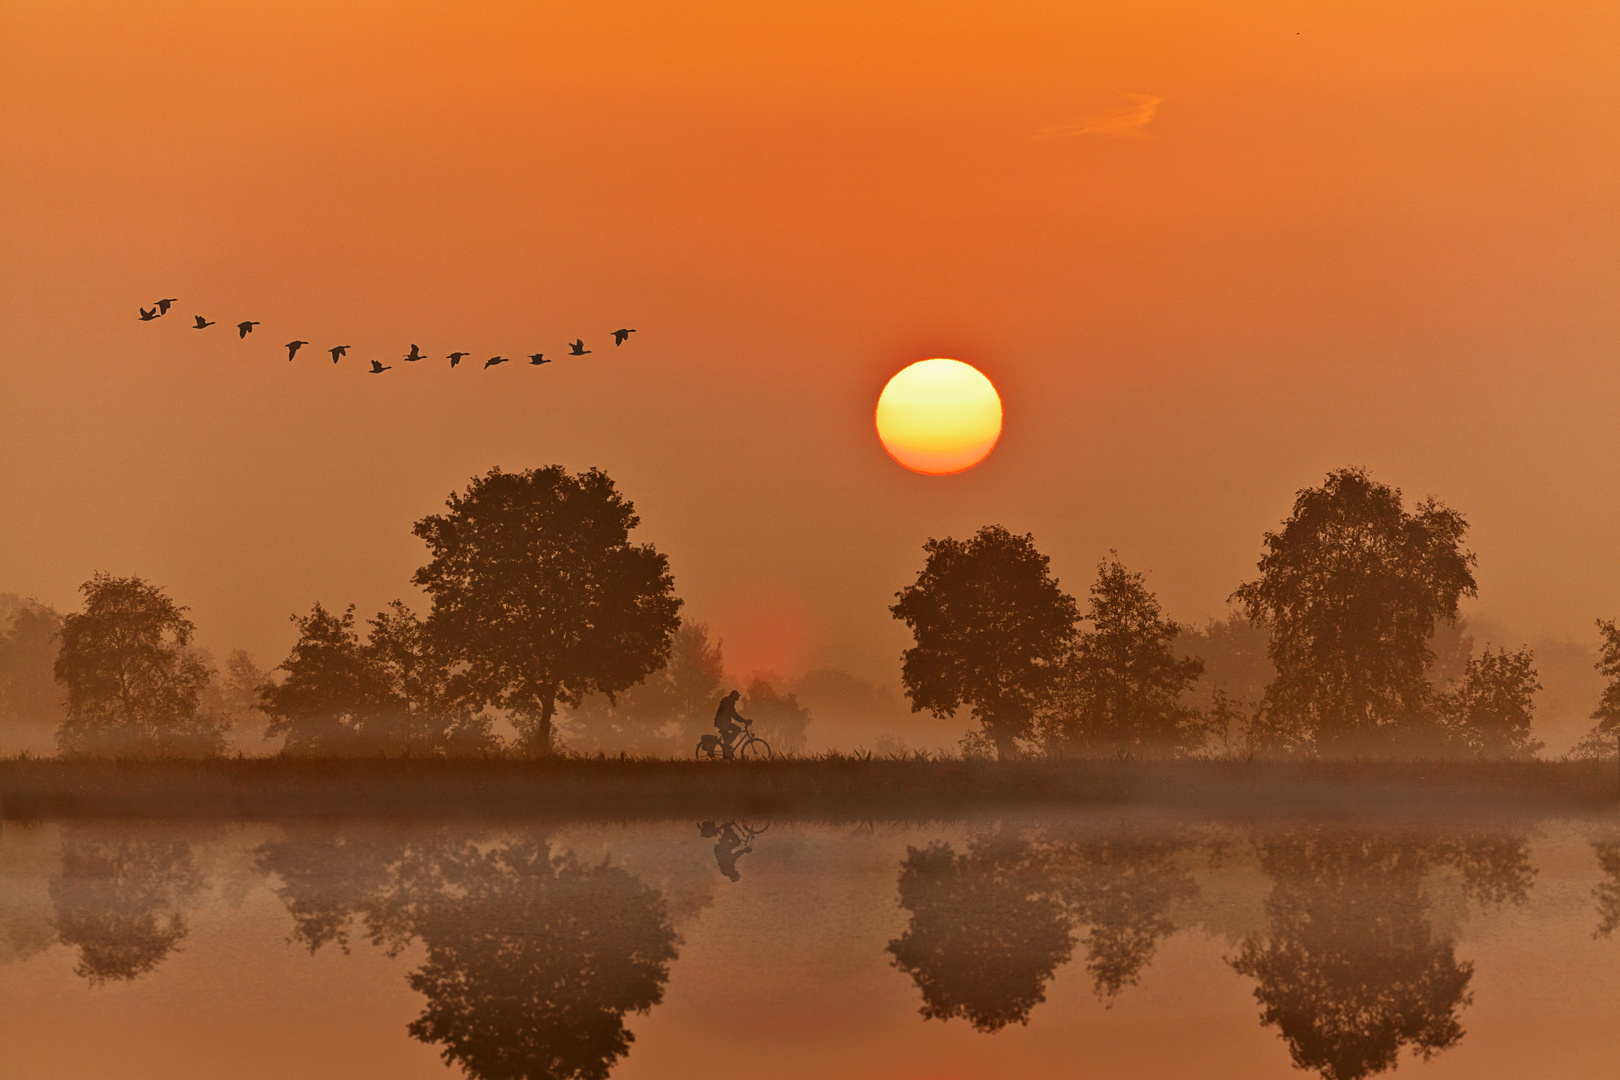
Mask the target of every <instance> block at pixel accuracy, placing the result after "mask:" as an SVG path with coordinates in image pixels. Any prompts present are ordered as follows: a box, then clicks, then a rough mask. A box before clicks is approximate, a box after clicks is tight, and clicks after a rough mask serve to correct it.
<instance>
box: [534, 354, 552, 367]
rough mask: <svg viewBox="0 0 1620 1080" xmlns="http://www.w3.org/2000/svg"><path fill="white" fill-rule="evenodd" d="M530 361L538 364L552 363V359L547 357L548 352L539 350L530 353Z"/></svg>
mask: <svg viewBox="0 0 1620 1080" xmlns="http://www.w3.org/2000/svg"><path fill="white" fill-rule="evenodd" d="M529 363H531V364H534V365H536V366H538V365H540V364H549V363H551V361H550V360H547V359H546V354H545V353H543V352H537V353H530V354H529Z"/></svg>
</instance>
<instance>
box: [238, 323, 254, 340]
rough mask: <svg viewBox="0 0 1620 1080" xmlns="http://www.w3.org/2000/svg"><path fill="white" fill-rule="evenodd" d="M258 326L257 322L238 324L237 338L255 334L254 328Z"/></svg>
mask: <svg viewBox="0 0 1620 1080" xmlns="http://www.w3.org/2000/svg"><path fill="white" fill-rule="evenodd" d="M258 325H259V324H258V323H256V322H239V323H237V324H236V336H237V337H238V338H245V337H247V336H248V335H249V334H251V333H253V328H254V327H255V326H258Z"/></svg>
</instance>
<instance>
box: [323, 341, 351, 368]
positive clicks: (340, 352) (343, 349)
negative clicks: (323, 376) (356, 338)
mask: <svg viewBox="0 0 1620 1080" xmlns="http://www.w3.org/2000/svg"><path fill="white" fill-rule="evenodd" d="M326 351H327V352H329V353H331V354H332V363H334V364H335V363H337V362H338V360H339V358H341V357H343V356H345V355H347V354H348V351H349V347H348V346H347V345H334V346H332V347H331V348H330V349H327V350H326Z"/></svg>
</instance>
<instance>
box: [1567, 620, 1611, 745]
mask: <svg viewBox="0 0 1620 1080" xmlns="http://www.w3.org/2000/svg"><path fill="white" fill-rule="evenodd" d="M1597 628H1598V633H1599V634H1601V635H1602V637H1603V644H1602V646H1601V647H1600V648H1599V650H1598V661H1597V665H1596V666H1597V670H1598V674H1599V675H1602V676H1603V677H1604V678H1605V679H1608V680H1609V681H1608V684H1607V685H1606V686H1604V688H1603V696H1602V697H1601V698H1599V699H1598V706H1597V708H1596V709H1594V710H1592V719H1593V720H1595V721H1596V723H1594V724H1593V725H1592V730H1591V731H1589V732H1587V733H1586V736H1585V738H1583V739H1581V741H1580V743H1578V744H1577V745H1576V747H1575V749H1574V750H1573V751H1572V753H1573V754H1574V755H1576V756H1577V757H1602V756H1605V755H1607V754H1608V752H1609V751H1610V750H1611V749H1620V746H1617V743H1620V625H1617V624H1616V622H1615V620H1614V619H1599V620H1598V621H1597Z"/></svg>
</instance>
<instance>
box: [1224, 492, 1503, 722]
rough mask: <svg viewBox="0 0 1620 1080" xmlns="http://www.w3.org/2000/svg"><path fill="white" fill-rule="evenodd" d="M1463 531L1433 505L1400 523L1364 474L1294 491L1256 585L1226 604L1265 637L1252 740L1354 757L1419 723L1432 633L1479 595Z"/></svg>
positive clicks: (1394, 495)
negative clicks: (1270, 667) (1260, 712)
mask: <svg viewBox="0 0 1620 1080" xmlns="http://www.w3.org/2000/svg"><path fill="white" fill-rule="evenodd" d="M1467 527H1468V526H1467V522H1466V521H1465V520H1464V518H1463V516H1462V515H1461V514H1459V513H1457V512H1456V511H1455V510H1450V509H1447V508H1446V507H1444V506H1442V505H1441V504H1440V503H1438V502H1436V501H1435V500H1434V499H1432V498H1431V499H1427V500H1425V501H1424V502H1422V503H1420V504H1419V505H1418V506H1417V508H1416V510H1415V511H1414V512H1411V513H1408V512H1407V511H1406V509H1405V508H1404V506H1403V504H1402V501H1401V493H1400V491H1399V490H1398V489H1396V488H1392V487H1388V486H1386V485H1384V484H1379V483H1375V482H1374V481H1373V480H1372V479H1371V478H1369V477H1368V476H1367V474H1366V472H1364V471H1363V470H1360V469H1341V470H1339V471H1337V472H1333V473H1329V474H1328V477H1327V481H1326V483H1325V484H1323V486H1322V487H1319V488H1307V489H1305V490H1303V491H1301V492H1300V493H1299V496H1298V498H1297V499H1295V501H1294V510H1293V514H1292V516H1290V517H1289V519H1288V520H1287V521H1285V522H1284V523H1283V528H1282V531H1281V532H1278V533H1272V532H1268V533H1266V535H1265V548H1266V551H1265V554H1264V555H1263V556H1262V557H1261V559H1260V563H1259V569H1260V577H1259V578H1258V579H1257V580H1255V581H1252V582H1249V583H1247V584H1244V585H1242V586H1241V587H1239V588H1238V590H1237V591H1236V592H1235V593H1234V594H1233V599H1235V600H1237V601H1239V602H1240V603H1241V604H1242V605H1243V607H1244V609H1245V612H1246V613H1247V615H1248V616H1249V617H1250V618H1251V619H1254V620H1256V621H1259V622H1264V623H1265V624H1266V625H1267V626H1268V627H1269V628H1270V630H1271V645H1270V650H1269V652H1270V656H1271V660H1272V663H1273V664H1275V665H1276V668H1277V676H1276V678H1275V679H1273V680H1272V682H1271V684H1270V686H1268V687H1267V689H1266V698H1265V708H1264V716H1263V717H1262V722H1261V723H1259V724H1257V731H1258V733H1259V734H1261V735H1263V736H1264V737H1266V738H1267V739H1268V740H1269V741H1270V742H1271V744H1272V745H1274V746H1277V747H1282V748H1289V747H1292V748H1297V749H1309V748H1313V747H1314V748H1317V749H1329V750H1333V751H1336V752H1359V751H1363V750H1368V749H1376V748H1381V747H1383V746H1386V745H1387V738H1385V737H1386V736H1387V735H1388V734H1389V731H1388V729H1390V728H1392V727H1393V726H1395V725H1398V724H1399V723H1400V722H1401V721H1403V720H1411V719H1412V718H1414V717H1421V716H1422V715H1424V714H1425V710H1426V709H1427V706H1428V704H1429V695H1430V688H1429V684H1428V681H1427V679H1426V677H1425V675H1426V672H1427V670H1428V667H1429V664H1430V662H1431V661H1432V660H1433V658H1434V652H1433V650H1432V649H1431V648H1430V646H1429V641H1430V638H1431V637H1432V635H1433V634H1434V630H1435V624H1436V623H1437V622H1438V621H1439V620H1442V619H1455V618H1456V617H1457V602H1458V600H1459V599H1460V598H1461V597H1463V596H1473V595H1475V593H1476V588H1475V584H1474V576H1473V571H1472V568H1473V566H1474V563H1475V558H1474V556H1473V554H1471V553H1470V552H1467V551H1465V550H1464V549H1463V547H1462V537H1463V533H1464V532H1465V531H1466V530H1467Z"/></svg>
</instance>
